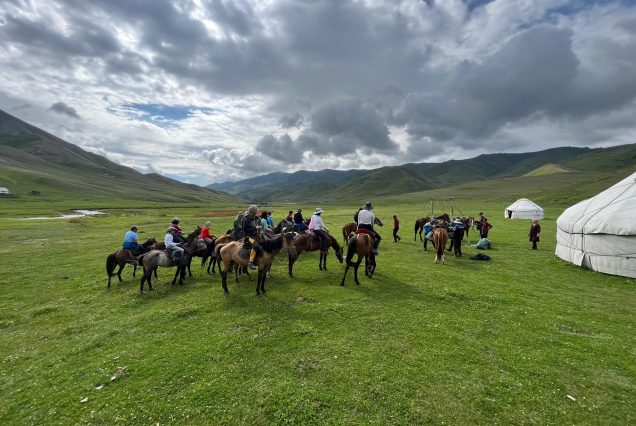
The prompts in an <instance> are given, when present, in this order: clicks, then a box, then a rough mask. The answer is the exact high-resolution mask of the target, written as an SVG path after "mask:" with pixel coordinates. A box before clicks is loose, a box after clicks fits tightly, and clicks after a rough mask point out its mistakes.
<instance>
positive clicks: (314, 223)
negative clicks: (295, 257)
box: [309, 207, 329, 254]
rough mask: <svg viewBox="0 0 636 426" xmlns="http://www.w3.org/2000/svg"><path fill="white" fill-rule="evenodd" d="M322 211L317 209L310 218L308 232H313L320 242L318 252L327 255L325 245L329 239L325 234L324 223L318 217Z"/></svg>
mask: <svg viewBox="0 0 636 426" xmlns="http://www.w3.org/2000/svg"><path fill="white" fill-rule="evenodd" d="M323 212H324V210H323V209H321V208H320V207H318V208H317V209H316V211H315V212H314V215H313V216H312V217H311V222H309V230H311V231H314V234H316V236H317V237H318V239H319V240H320V252H321V253H323V254H327V250H328V248H327V243H328V242H329V237H328V236H327V235H326V234H325V232H326V231H327V227H326V226H325V222H324V221H323V220H322V217H321V216H320V214H321V213H323Z"/></svg>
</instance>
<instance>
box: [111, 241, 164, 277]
mask: <svg viewBox="0 0 636 426" xmlns="http://www.w3.org/2000/svg"><path fill="white" fill-rule="evenodd" d="M156 242H157V240H155V239H154V238H150V239H148V241H146V242H145V243H143V244H141V250H140V251H139V254H144V253H146V252H147V251H148V250H149V249H150V247H151V246H152V245H153V244H155V243H156ZM138 258H139V255H135V254H134V253H133V252H132V250H128V249H120V250H117V251H116V252H115V253H111V254H109V255H108V257H107V258H106V273H107V274H108V288H110V279H111V278H112V277H114V276H115V275H117V278H119V281H120V282H121V281H123V280H122V279H121V271H123V270H124V267H125V266H126V264H127V263H129V264H131V265H133V266H134V267H135V269H134V270H133V277H134V276H135V274H136V272H137V265H138V263H137V260H138ZM117 266H119V271H117V273H116V274H115V273H114V271H115V267H117Z"/></svg>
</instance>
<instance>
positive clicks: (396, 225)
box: [393, 215, 402, 243]
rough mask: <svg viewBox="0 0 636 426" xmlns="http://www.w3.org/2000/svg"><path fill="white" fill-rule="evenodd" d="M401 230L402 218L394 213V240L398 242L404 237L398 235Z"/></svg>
mask: <svg viewBox="0 0 636 426" xmlns="http://www.w3.org/2000/svg"><path fill="white" fill-rule="evenodd" d="M399 230H400V220H399V219H398V217H397V216H396V215H393V242H394V243H397V242H398V241H400V240H401V239H402V238H401V237H399V236H398V234H397V233H398V231H399Z"/></svg>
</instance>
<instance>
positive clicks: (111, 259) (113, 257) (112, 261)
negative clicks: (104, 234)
mask: <svg viewBox="0 0 636 426" xmlns="http://www.w3.org/2000/svg"><path fill="white" fill-rule="evenodd" d="M115 266H117V254H116V253H111V254H109V255H108V257H107V258H106V274H107V275H108V276H109V277H110V276H111V275H113V272H114V271H115Z"/></svg>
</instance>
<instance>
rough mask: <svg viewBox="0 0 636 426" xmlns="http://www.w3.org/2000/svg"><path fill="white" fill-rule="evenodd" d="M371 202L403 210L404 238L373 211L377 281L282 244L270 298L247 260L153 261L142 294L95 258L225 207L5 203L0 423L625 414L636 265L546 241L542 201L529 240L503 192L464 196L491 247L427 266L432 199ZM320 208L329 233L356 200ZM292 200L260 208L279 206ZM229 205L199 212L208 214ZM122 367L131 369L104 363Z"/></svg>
mask: <svg viewBox="0 0 636 426" xmlns="http://www.w3.org/2000/svg"><path fill="white" fill-rule="evenodd" d="M474 199H476V198H473V200H474ZM374 201H375V202H376V204H377V214H378V215H379V217H381V218H382V219H383V220H384V221H385V223H387V225H388V222H390V220H389V218H390V216H391V215H392V214H395V213H397V214H398V215H399V216H400V219H401V221H402V227H403V229H402V230H401V232H400V234H401V235H402V237H403V240H402V242H400V243H399V244H394V243H393V242H391V237H390V234H391V232H390V229H389V226H385V229H383V230H382V235H383V237H384V241H383V243H382V246H381V255H380V257H379V258H378V269H377V273H376V275H375V276H374V278H373V279H367V278H366V277H361V286H359V287H357V286H355V285H354V283H353V277H352V276H350V278H349V280H348V282H347V285H346V287H344V288H343V287H340V286H339V281H340V279H341V277H342V272H343V269H344V268H343V265H340V264H337V263H336V261H335V258H334V256H333V255H331V256H330V259H329V262H328V264H329V268H330V270H329V271H328V272H326V273H321V272H319V271H318V270H317V261H318V258H317V254H316V253H310V254H303V255H302V256H301V258H300V260H299V262H298V263H297V264H296V267H295V274H296V277H295V278H294V279H290V278H289V277H287V275H286V264H285V263H284V259H283V257H282V256H281V257H280V259H279V260H280V263H278V262H276V263H275V264H274V268H273V275H274V276H273V278H272V279H271V280H268V281H267V290H268V292H267V294H266V295H265V296H263V297H257V296H256V294H255V283H254V282H250V281H248V280H247V279H246V278H245V277H242V278H241V282H240V283H238V284H235V283H233V282H230V291H231V295H230V296H229V297H225V296H224V295H223V293H222V290H221V286H220V278H219V276H218V275H214V276H209V275H207V274H206V273H205V272H204V271H201V270H200V269H199V267H195V268H193V273H194V275H195V276H194V277H193V278H189V279H188V280H187V283H186V284H185V285H184V286H172V285H170V283H169V280H170V279H171V277H172V270H161V271H160V278H161V280H160V283H159V284H158V285H157V289H156V291H155V292H153V293H149V294H148V293H147V294H145V295H140V294H139V280H138V278H139V277H137V279H132V277H131V273H132V271H131V269H128V270H127V271H125V272H124V277H125V281H124V282H123V283H121V284H120V283H117V282H115V283H114V285H113V287H112V288H111V289H110V290H108V289H107V288H106V276H105V271H104V263H105V257H106V255H107V254H108V253H109V252H111V251H113V250H115V249H116V248H117V247H118V245H119V244H120V240H121V238H122V237H123V234H124V232H125V230H126V229H127V227H128V226H129V225H130V224H132V223H135V224H137V225H138V226H139V227H140V230H141V231H142V234H141V237H142V239H143V238H147V237H149V236H152V235H154V236H158V237H160V236H162V235H163V233H162V231H163V230H164V228H165V227H166V225H167V224H168V222H169V219H170V218H171V217H172V216H173V215H175V214H178V215H179V216H180V217H181V219H182V223H183V224H184V227H185V229H186V230H189V229H190V228H193V227H194V226H195V225H197V224H201V223H202V222H204V221H205V220H206V219H208V218H209V217H210V213H209V212H212V211H218V210H223V209H229V208H234V207H227V206H218V205H215V206H209V205H208V206H205V207H203V206H201V207H188V208H176V207H173V208H164V209H161V208H156V209H143V210H142V209H134V208H127V209H112V210H110V211H109V213H110V214H109V215H108V216H106V217H99V218H91V219H82V220H79V221H77V220H76V221H73V222H69V221H46V222H44V221H38V222H29V221H18V220H12V219H9V217H13V216H6V217H5V218H3V220H2V221H1V222H0V223H1V224H0V227H1V228H0V232H1V235H3V237H4V238H3V241H4V244H3V245H2V246H0V256H1V258H2V259H3V260H4V262H3V267H2V278H3V279H2V282H1V284H0V291H1V294H2V304H1V305H0V329H1V330H2V331H1V333H0V393H1V394H2V396H3V398H2V404H0V423H1V424H52V423H57V424H75V423H92V424H114V423H118V422H120V423H126V424H155V423H160V424H203V423H208V424H209V423H212V424H218V423H223V424H342V423H352V424H368V423H373V424H422V423H437V424H441V423H451V424H467V423H481V424H493V423H495V424H510V423H514V424H519V423H535V424H546V423H551V424H563V423H568V424H630V423H634V422H635V421H636V412H635V409H634V401H635V397H636V382H635V380H636V364H634V362H633V361H634V354H635V345H634V343H635V342H634V327H635V326H636V297H635V291H636V288H635V282H634V280H630V279H625V278H622V277H615V276H608V275H602V274H598V273H594V272H591V271H587V270H583V269H580V268H577V267H574V266H572V265H569V264H566V263H564V262H562V261H560V260H558V259H557V258H555V256H554V255H553V253H554V239H555V219H556V217H557V216H558V214H559V213H560V211H561V209H559V208H555V207H553V206H552V205H544V206H543V207H544V208H545V209H546V215H547V218H546V220H544V221H542V228H543V233H542V235H541V239H542V241H541V243H540V250H539V251H537V252H533V251H531V250H529V247H530V243H529V242H528V241H527V228H528V225H529V224H528V223H527V222H524V221H504V220H503V219H500V217H501V216H502V212H503V208H505V205H503V204H501V203H494V202H484V203H476V202H474V201H471V200H470V199H465V200H463V201H462V206H461V207H462V209H463V210H465V213H467V214H476V213H478V212H479V211H480V210H484V211H485V212H486V215H487V216H489V218H490V219H491V221H492V223H493V225H494V228H493V229H492V230H491V234H490V237H491V240H492V241H493V245H494V246H493V250H491V251H490V252H489V253H488V254H489V255H491V256H492V257H493V260H492V261H491V262H475V261H472V260H469V259H468V256H469V255H472V254H474V253H475V252H476V250H475V249H473V248H471V247H470V246H468V245H465V246H464V253H465V257H463V258H460V259H455V258H453V257H447V261H446V264H445V265H434V264H433V263H432V262H433V254H432V252H430V251H429V252H427V253H424V252H423V251H422V248H421V245H420V243H415V242H413V234H412V223H413V221H414V219H415V218H416V217H418V216H421V215H422V214H423V213H424V211H423V210H424V208H425V204H426V201H427V200H425V199H424V197H422V198H419V197H417V198H416V197H413V196H411V198H409V197H408V196H402V198H400V199H398V198H395V199H384V200H374ZM109 205H110V206H111V207H115V206H116V205H117V203H116V202H115V201H112V200H111V203H110V204H109ZM24 206H25V205H22V206H21V205H20V204H19V203H17V204H14V205H13V207H12V208H11V212H10V214H11V215H17V214H18V213H19V210H20V208H24ZM26 206H27V207H29V205H28V204H27V205H26ZM79 207H81V206H79ZM303 207H305V208H306V209H307V210H309V209H310V208H313V207H314V206H309V205H305V206H303ZM321 207H323V208H324V209H325V211H326V214H325V219H326V221H327V224H328V225H331V227H332V230H333V231H334V233H336V234H338V235H339V228H340V226H341V225H342V224H343V223H345V222H348V221H349V219H350V216H351V214H352V213H353V211H352V210H353V209H352V208H349V207H348V208H335V207H330V206H321ZM288 208H291V206H287V205H281V206H275V207H273V210H274V211H275V216H276V217H277V218H278V217H280V216H283V215H284V214H286V211H287V210H288ZM230 220H231V218H230V217H212V223H213V225H212V226H213V229H214V231H217V232H218V231H220V230H224V229H226V228H228V227H229V224H230ZM9 237H11V238H10V239H9ZM474 237H475V235H474V234H473V233H471V238H473V239H474ZM118 367H126V370H125V372H124V373H123V375H121V376H120V377H118V378H116V379H115V380H113V381H111V376H112V375H113V374H114V373H115V371H116V370H117V368H118ZM568 395H570V396H572V397H573V398H575V399H576V400H575V401H573V400H571V399H570V398H569V397H568ZM84 398H88V399H87V401H86V402H81V401H82V400H83V399H84Z"/></svg>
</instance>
